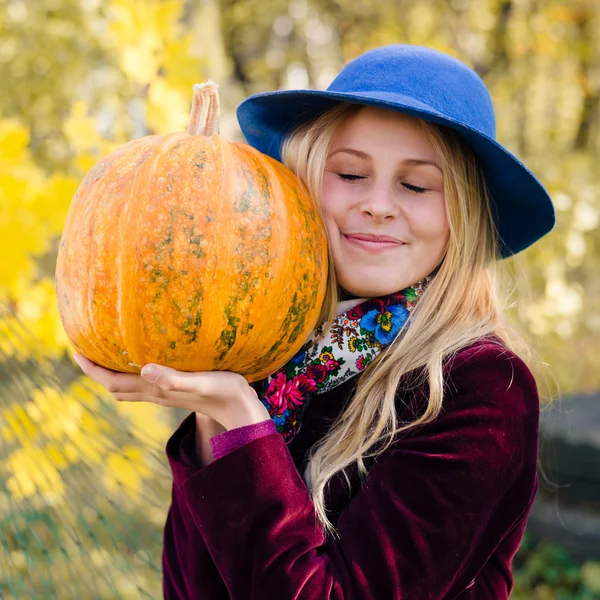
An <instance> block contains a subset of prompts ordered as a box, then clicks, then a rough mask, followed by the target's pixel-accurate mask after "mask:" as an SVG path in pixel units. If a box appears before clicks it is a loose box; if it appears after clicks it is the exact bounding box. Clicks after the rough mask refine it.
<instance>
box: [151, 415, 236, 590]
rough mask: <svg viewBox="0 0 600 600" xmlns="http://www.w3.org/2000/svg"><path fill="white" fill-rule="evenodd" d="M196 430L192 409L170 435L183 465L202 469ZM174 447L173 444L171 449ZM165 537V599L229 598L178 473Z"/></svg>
mask: <svg viewBox="0 0 600 600" xmlns="http://www.w3.org/2000/svg"><path fill="white" fill-rule="evenodd" d="M195 434H196V418H195V416H194V413H192V414H191V415H188V416H187V417H186V418H185V419H184V420H183V421H182V423H181V424H180V426H179V428H178V429H177V431H176V433H175V434H174V436H172V438H171V439H177V440H178V443H179V446H178V451H177V454H178V456H179V461H180V464H181V468H182V469H187V470H194V471H199V470H200V471H201V470H202V469H203V468H204V467H203V465H198V463H197V462H196V458H195V452H194V445H195ZM174 451H175V449H174V448H172V449H171V452H174ZM176 471H177V469H176ZM181 473H182V471H177V476H181ZM163 540H164V544H163V552H162V571H163V573H162V575H163V598H164V599H165V600H180V599H184V598H210V599H211V600H230V595H229V592H228V591H227V587H226V585H225V582H224V581H223V578H222V577H221V575H220V573H219V571H218V569H217V567H216V566H215V563H214V561H213V558H212V556H211V555H210V552H209V550H208V548H207V547H206V544H205V543H204V540H203V539H202V535H201V534H200V531H199V530H198V527H197V526H196V524H195V522H194V517H193V514H192V513H191V512H190V508H189V506H188V503H187V502H186V500H185V498H184V495H183V493H182V491H181V489H180V485H179V484H178V483H177V481H176V480H175V477H174V480H173V488H172V494H171V506H170V507H169V511H168V513H167V520H166V523H165V528H164V533H163Z"/></svg>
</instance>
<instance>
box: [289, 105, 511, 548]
mask: <svg viewBox="0 0 600 600" xmlns="http://www.w3.org/2000/svg"><path fill="white" fill-rule="evenodd" d="M361 108H362V106H361V105H356V104H348V103H340V104H337V105H335V106H334V107H333V108H331V109H329V110H328V111H327V112H326V113H324V114H322V115H321V116H320V117H318V118H317V119H316V120H314V121H312V122H307V123H304V124H302V125H301V126H300V127H298V128H296V129H295V130H294V131H293V132H292V133H291V134H289V136H287V137H286V140H285V142H284V144H283V147H282V162H283V163H284V164H285V165H286V166H288V167H289V168H290V169H291V170H292V171H294V172H295V173H296V175H297V176H298V177H299V179H300V180H301V181H302V182H303V183H304V184H305V185H306V186H307V188H308V190H309V192H310V193H311V195H312V196H313V198H314V199H315V201H316V204H317V206H318V207H319V210H321V208H320V206H321V204H320V191H321V185H322V178H323V173H324V170H325V162H326V158H327V154H328V151H329V147H330V145H331V141H332V139H333V136H334V134H335V132H336V130H337V129H338V128H339V127H340V126H341V125H342V124H343V123H344V122H345V121H346V120H347V119H348V118H350V117H351V116H353V115H354V114H356V113H357V112H358V110H360V109H361ZM416 123H418V125H419V126H420V127H421V128H422V130H423V131H424V133H425V134H426V135H427V136H428V138H429V140H431V142H432V144H433V145H434V147H435V149H436V150H437V152H438V155H439V156H440V158H441V161H442V165H441V166H442V170H443V175H444V194H445V199H446V210H447V214H448V221H449V229H450V236H449V242H448V247H447V251H446V254H445V256H444V259H443V261H442V263H441V265H440V267H439V270H438V271H437V273H436V275H435V277H434V278H433V280H432V281H431V283H430V285H429V287H428V288H427V290H426V292H425V293H424V294H423V296H422V297H421V299H420V300H419V303H418V305H417V307H416V308H415V310H414V311H413V313H412V315H411V317H410V320H411V324H410V327H408V328H406V330H405V332H404V333H403V335H401V336H398V337H397V338H396V339H395V341H394V342H393V343H392V344H390V345H389V346H388V347H387V348H386V350H385V351H383V352H382V353H381V354H380V355H379V357H378V359H377V360H375V361H373V362H372V363H371V364H370V365H369V367H368V368H367V369H365V371H364V372H363V373H362V374H361V375H360V378H359V380H358V384H357V388H356V392H355V395H354V397H353V399H352V400H351V402H350V403H349V404H348V406H347V407H346V408H345V410H344V411H342V413H341V414H340V415H339V416H338V417H337V419H336V420H335V421H334V423H333V424H332V426H331V429H330V430H329V432H328V433H327V435H325V436H324V437H323V438H322V439H321V440H320V441H319V442H317V443H316V444H314V446H313V447H312V448H311V449H310V451H309V456H308V463H307V466H306V468H305V471H304V480H305V482H306V485H307V488H308V490H309V493H310V494H311V497H312V500H313V502H314V506H315V511H316V518H317V519H318V521H320V522H321V524H322V525H323V527H324V528H325V530H326V531H327V532H328V533H329V534H331V535H333V536H336V537H338V534H337V530H336V528H335V527H334V525H333V524H332V523H331V522H330V521H329V519H328V518H327V515H326V506H325V488H326V486H327V485H328V483H329V481H330V480H331V479H332V477H334V475H336V473H338V472H342V474H343V475H344V477H345V479H346V482H347V484H348V486H349V487H350V480H349V478H348V475H347V474H346V472H345V469H346V467H348V466H350V465H352V464H353V463H356V465H357V467H358V473H359V475H360V477H361V479H363V478H364V477H366V475H367V469H366V468H365V463H364V458H365V457H367V456H369V457H375V458H376V457H377V456H378V455H379V454H381V453H383V452H384V451H385V450H386V449H387V448H388V447H389V446H390V445H391V444H392V442H393V439H394V437H395V436H396V434H398V433H399V432H403V431H407V430H409V429H411V428H413V427H416V426H419V425H423V424H425V423H429V422H431V421H433V420H434V419H435V418H436V417H437V416H438V414H439V413H440V410H441V407H442V400H443V395H444V380H443V373H442V367H443V361H444V360H445V359H447V358H448V357H451V356H452V355H453V354H455V353H456V352H458V351H459V350H460V349H461V348H463V347H464V346H466V345H468V344H469V343H471V342H473V341H474V340H476V339H478V338H480V337H482V336H484V335H486V334H489V333H492V332H493V333H496V334H497V335H499V336H500V337H501V338H503V340H504V341H505V342H507V343H510V342H509V337H510V334H511V332H510V331H509V329H508V326H507V324H506V322H505V321H504V318H503V310H502V306H501V303H500V300H499V298H500V295H499V293H498V291H497V284H498V281H497V271H496V263H497V260H496V259H497V257H498V243H497V237H496V231H495V228H494V220H493V216H492V206H491V201H490V196H489V193H488V190H487V189H486V184H485V178H484V176H483V173H482V171H481V170H480V166H479V164H478V162H477V159H476V156H475V155H474V153H473V151H472V149H471V147H470V146H469V145H468V144H467V143H466V142H465V141H464V140H463V139H462V138H461V137H460V136H459V135H458V134H457V133H456V132H455V131H454V130H452V129H450V128H446V127H443V126H439V125H436V124H434V123H432V122H428V121H425V120H421V119H416ZM330 261H331V257H330ZM330 265H331V268H330V269H329V274H328V287H327V294H326V297H325V301H324V304H323V309H322V312H321V320H322V321H323V322H325V323H326V324H328V323H329V322H330V321H331V319H333V317H334V316H335V312H336V305H337V301H338V298H339V294H338V292H339V287H338V285H337V282H336V279H335V272H334V269H333V262H330ZM418 369H419V371H416V370H418ZM411 372H414V373H420V374H421V378H420V379H419V382H420V383H425V384H428V389H429V399H428V403H427V406H426V410H425V411H424V412H423V414H421V416H419V417H418V418H417V419H415V420H414V421H411V422H408V423H403V424H402V425H400V426H398V415H397V411H396V394H397V393H398V392H402V391H403V389H404V387H403V383H404V382H406V379H405V377H404V376H405V375H407V374H409V373H411ZM413 384H414V381H413ZM375 446H377V449H376V451H375V452H373V453H371V454H368V452H369V451H370V450H371V449H372V448H373V447H375Z"/></svg>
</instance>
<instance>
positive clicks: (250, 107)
mask: <svg viewBox="0 0 600 600" xmlns="http://www.w3.org/2000/svg"><path fill="white" fill-rule="evenodd" d="M339 101H345V102H352V103H357V104H366V105H371V106H381V107H384V108H390V109H393V110H398V111H400V112H403V113H407V114H409V115H414V116H416V117H420V118H422V119H425V120H427V121H433V122H434V123H439V124H441V125H445V126H447V127H451V128H453V129H455V130H456V131H458V132H459V133H460V134H462V136H463V137H464V138H465V139H466V140H467V141H468V142H469V143H470V144H471V146H472V147H473V149H474V151H475V153H476V155H477V156H478V158H479V162H480V164H481V166H482V168H483V171H484V173H485V176H486V181H487V184H488V188H489V190H490V192H491V196H492V201H493V208H494V218H495V222H496V228H497V230H498V234H499V237H500V240H499V241H500V252H501V256H502V257H507V256H510V255H512V254H516V253H517V252H520V251H521V250H524V249H525V248H527V247H528V246H530V245H531V244H533V243H534V242H535V241H537V240H538V239H539V238H541V237H542V236H544V235H546V234H547V233H548V232H549V231H550V230H551V229H552V228H553V227H554V223H555V221H556V216H555V212H554V206H553V204H552V200H551V199H550V196H549V195H548V192H547V191H546V190H545V189H544V186H543V185H542V184H541V183H540V182H539V181H538V179H537V178H536V177H535V175H534V174H533V173H532V172H531V171H530V170H529V169H528V168H527V167H526V166H525V165H524V164H523V163H522V162H521V161H519V159H517V158H516V157H515V156H513V155H512V154H511V153H510V152H508V150H506V149H505V148H503V147H502V146H501V145H500V144H499V143H498V142H497V141H496V140H495V137H496V121H495V117H494V107H493V104H492V99H491V97H490V94H489V92H488V90H487V88H486V86H485V84H484V83H483V81H482V80H481V78H480V77H479V75H477V73H475V71H473V69H471V68H470V67H468V66H467V65H465V64H464V63H463V62H461V61H459V60H457V59H455V58H452V57H451V56H448V55H447V54H444V53H443V52H439V51H438V50H433V49H432V48H426V47H423V46H414V45H410V44H393V45H390V46H383V47H380V48H376V49H374V50H370V51H368V52H365V53H364V54H362V55H360V56H359V57H358V58H356V59H354V60H353V61H351V62H350V63H348V64H347V65H346V66H345V67H344V68H343V69H342V71H341V72H340V73H339V75H338V76H337V77H336V78H335V79H334V80H333V82H332V83H331V85H330V86H329V87H328V88H327V90H325V91H321V90H283V91H277V92H266V93H263V94H255V95H253V96H250V97H248V98H246V100H244V101H243V102H242V103H241V104H240V105H239V107H238V109H237V117H238V121H239V123H240V127H241V129H242V133H243V134H244V136H245V137H246V140H247V141H248V143H249V144H250V145H251V146H254V147H255V148H256V149H257V150H260V151H261V152H263V153H264V154H267V155H269V156H271V157H272V158H274V159H276V160H279V161H280V160H281V155H280V150H281V145H282V142H283V140H284V138H285V136H286V134H287V133H289V132H290V131H291V130H292V129H293V128H294V127H295V126H297V125H298V124H300V123H302V122H304V121H306V120H308V119H313V118H315V117H317V116H318V115H319V114H320V113H321V112H323V111H324V110H326V109H327V108H330V107H332V106H333V105H334V104H337V103H338V102H339Z"/></svg>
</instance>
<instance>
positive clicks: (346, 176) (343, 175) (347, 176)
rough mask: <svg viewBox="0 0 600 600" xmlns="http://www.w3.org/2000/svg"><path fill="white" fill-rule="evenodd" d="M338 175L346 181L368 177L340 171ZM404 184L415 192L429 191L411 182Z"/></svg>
mask: <svg viewBox="0 0 600 600" xmlns="http://www.w3.org/2000/svg"><path fill="white" fill-rule="evenodd" d="M337 175H338V177H339V178H340V179H343V180H344V181H356V180H357V179H366V177H363V176H362V175H350V173H338V174H337ZM402 185H403V186H404V187H405V188H407V189H408V190H410V191H411V192H414V193H415V194H424V193H425V192H427V191H429V190H428V189H427V188H421V187H417V186H416V185H411V184H410V183H403V184H402Z"/></svg>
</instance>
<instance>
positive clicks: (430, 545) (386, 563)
mask: <svg viewBox="0 0 600 600" xmlns="http://www.w3.org/2000/svg"><path fill="white" fill-rule="evenodd" d="M445 375H446V382H447V386H446V393H445V397H444V403H443V409H442V412H441V414H440V415H439V417H438V418H437V419H436V420H435V421H434V422H433V423H430V424H428V425H425V426H422V427H420V428H417V429H416V430H415V429H413V430H410V431H409V432H408V433H404V434H400V435H398V436H397V437H396V439H395V440H394V443H393V445H392V446H391V447H390V448H388V450H386V452H385V453H384V454H382V455H380V456H379V457H378V459H377V461H374V460H373V459H366V461H365V463H366V466H367V469H368V470H369V473H368V476H367V478H366V479H365V480H364V481H363V482H362V484H361V482H360V479H359V477H358V473H357V470H356V468H353V469H351V470H350V473H349V476H350V481H351V484H352V486H351V492H350V493H348V490H347V486H346V482H345V479H344V477H343V476H342V475H338V476H337V477H335V478H334V479H333V481H332V482H331V484H330V486H329V487H328V489H327V490H326V499H327V507H328V509H330V511H331V512H329V513H328V515H329V518H330V519H331V521H332V522H333V524H334V525H336V527H337V528H338V531H339V534H340V539H336V538H332V537H330V536H328V535H326V534H325V533H324V530H323V528H322V527H321V526H320V524H318V523H316V522H315V519H314V505H313V503H312V500H311V497H310V495H309V493H308V490H307V488H306V485H305V482H304V480H303V470H304V466H305V461H306V458H307V452H308V450H309V449H310V447H311V446H312V445H313V444H314V443H315V442H317V441H318V440H319V439H321V438H322V436H324V435H325V434H326V432H327V430H328V429H329V427H330V426H331V424H332V422H333V420H334V419H335V418H336V416H337V415H338V414H339V413H340V411H341V410H342V409H343V407H344V405H345V403H346V402H347V401H348V400H349V399H350V398H351V396H352V393H353V389H354V386H355V384H356V378H355V379H352V380H349V381H347V382H345V383H344V384H342V385H340V386H338V387H336V388H334V389H333V390H331V391H330V392H327V393H326V394H323V395H321V396H318V397H316V399H313V400H312V401H311V402H310V403H309V405H308V407H307V410H306V414H305V418H304V423H303V426H302V429H301V430H300V431H299V433H298V434H297V436H296V437H295V438H294V439H293V440H292V442H291V443H290V444H289V446H288V445H286V444H285V442H284V440H283V437H282V436H281V434H280V433H278V432H277V433H270V434H266V435H262V436H260V437H256V438H255V439H252V440H251V441H249V442H247V443H245V444H242V445H241V446H239V447H237V448H235V449H233V450H232V451H230V452H228V453H227V454H225V455H223V456H221V457H220V458H218V459H216V460H215V461H214V462H212V463H211V464H209V465H207V466H198V465H194V464H193V462H192V461H191V460H190V453H191V452H192V451H193V445H194V436H195V420H194V418H193V414H192V415H190V416H189V417H188V418H186V419H185V420H184V421H183V422H182V423H181V425H180V427H179V428H178V429H177V431H176V432H175V433H174V434H173V436H172V437H171V438H170V439H169V441H168V443H167V447H166V451H167V456H168V459H169V463H170V466H171V469H172V473H173V495H172V504H171V506H170V509H169V512H168V516H167V521H166V524H165V529H164V549H163V556H162V560H163V589H164V597H165V598H166V599H168V600H175V599H195V600H196V599H200V600H202V599H210V600H225V599H228V598H232V599H234V600H246V599H248V600H288V599H289V600H292V599H297V600H325V599H331V600H341V599H344V600H350V599H352V600H442V599H444V600H445V599H447V600H451V599H454V598H459V599H460V600H475V599H476V600H488V599H489V600H492V599H493V600H502V599H505V598H508V596H509V594H510V592H511V590H512V588H513V578H512V575H511V567H512V560H513V557H514V554H515V553H516V551H517V549H518V547H519V544H520V542H521V539H522V536H523V533H524V529H525V525H526V522H527V517H528V515H529V512H530V510H531V505H532V502H533V499H534V496H535V493H536V491H537V486H538V480H537V469H536V465H537V441H538V423H539V399H538V394H537V389H536V385H535V381H534V378H533V376H532V374H531V372H530V371H529V369H528V368H527V366H526V365H525V364H524V362H523V361H522V360H521V359H520V358H519V357H517V356H516V355H515V354H514V353H512V352H511V351H509V350H508V349H506V348H505V347H504V346H502V345H501V344H500V343H499V341H498V340H497V338H493V337H492V338H487V339H483V340H479V341H478V342H476V343H474V344H472V345H471V346H469V347H468V348H465V349H463V350H462V351H460V352H459V353H458V354H457V355H456V356H455V357H454V358H453V359H451V360H450V361H448V362H447V364H446V366H445ZM426 398H427V390H426V388H425V387H422V388H418V389H417V390H416V391H415V392H414V393H411V394H410V395H406V394H400V393H399V394H398V396H397V407H398V410H399V412H400V414H401V418H402V419H404V420H411V421H412V420H414V418H415V416H416V415H418V414H421V413H422V411H423V408H424V406H425V402H426ZM317 400H318V401H317Z"/></svg>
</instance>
